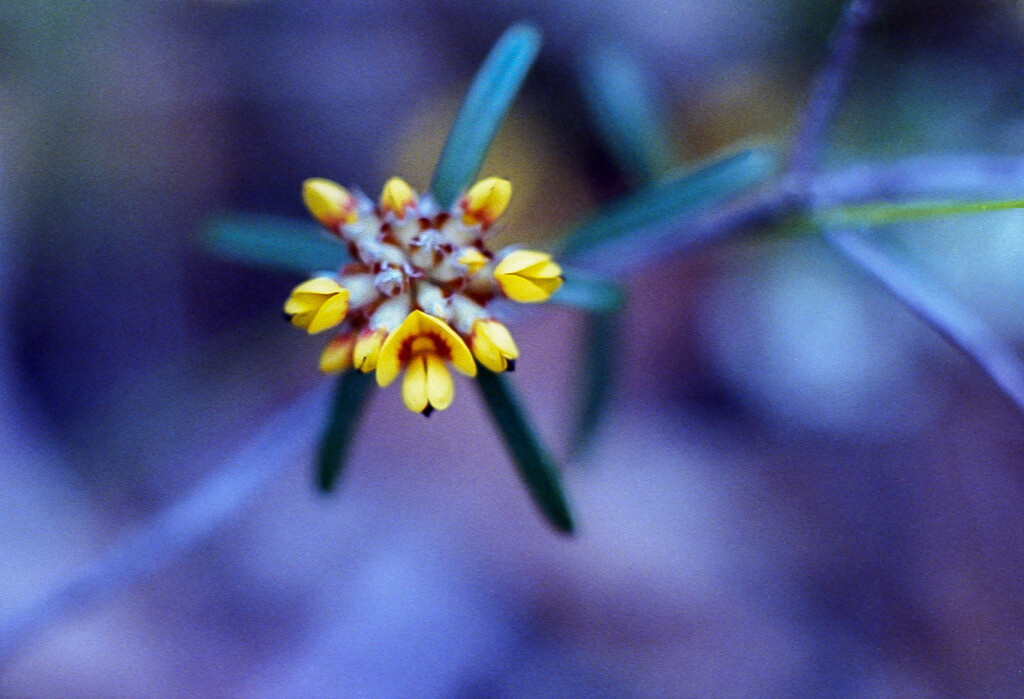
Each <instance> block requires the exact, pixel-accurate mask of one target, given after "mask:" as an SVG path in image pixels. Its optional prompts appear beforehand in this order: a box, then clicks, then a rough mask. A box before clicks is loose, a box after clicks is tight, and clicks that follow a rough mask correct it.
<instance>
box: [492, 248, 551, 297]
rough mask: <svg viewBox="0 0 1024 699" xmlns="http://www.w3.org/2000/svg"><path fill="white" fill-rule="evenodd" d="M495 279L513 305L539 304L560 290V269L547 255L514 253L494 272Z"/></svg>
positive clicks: (528, 252) (524, 251) (528, 251)
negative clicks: (518, 303)
mask: <svg viewBox="0 0 1024 699" xmlns="http://www.w3.org/2000/svg"><path fill="white" fill-rule="evenodd" d="M494 278H495V280H497V282H498V286H500V287H501V290H502V292H504V294H505V295H506V296H508V297H509V298H510V299H512V300H513V301H519V302H520V303H540V302H541V301H547V300H548V299H549V298H550V297H551V294H553V293H555V292H556V291H557V290H558V288H559V287H560V286H562V268H561V267H559V266H558V264H557V263H556V262H553V261H552V260H551V255H548V254H547V253H543V252H535V251H533V250H516V251H515V252H511V253H509V254H508V255H506V256H505V259H503V260H502V261H501V262H499V263H498V266H497V267H495V268H494Z"/></svg>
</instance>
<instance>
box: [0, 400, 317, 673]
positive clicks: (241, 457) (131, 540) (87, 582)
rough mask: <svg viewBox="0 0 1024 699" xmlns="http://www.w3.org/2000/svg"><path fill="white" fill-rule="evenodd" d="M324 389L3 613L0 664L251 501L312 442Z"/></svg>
mask: <svg viewBox="0 0 1024 699" xmlns="http://www.w3.org/2000/svg"><path fill="white" fill-rule="evenodd" d="M325 388H326V385H325V386H323V387H321V388H319V389H317V390H315V391H312V392H310V393H307V394H306V395H304V396H303V397H302V398H300V399H298V400H297V401H296V402H295V403H294V404H292V405H291V406H289V407H288V408H286V409H285V410H283V411H281V412H280V413H278V414H277V415H276V416H275V417H274V418H272V419H271V420H270V421H269V422H268V423H267V424H266V425H264V427H263V429H261V430H259V431H258V432H257V433H256V434H257V436H256V437H255V438H254V439H253V440H252V441H251V442H249V443H248V444H247V445H245V446H244V447H243V448H241V449H240V450H238V451H237V452H236V453H235V454H234V455H233V456H231V457H229V458H228V459H227V460H226V461H224V462H223V463H222V464H221V465H220V466H219V467H217V468H215V469H213V470H212V472H211V473H210V475H209V476H208V477H207V478H206V479H205V480H203V481H202V482H201V483H200V484H199V485H198V486H196V487H195V489H194V490H193V491H192V492H191V493H189V494H188V495H186V496H185V497H184V498H183V499H182V500H180V501H179V502H177V503H175V504H173V505H171V506H170V507H168V508H167V509H166V510H164V511H163V512H161V513H159V514H158V515H156V516H155V517H154V518H153V519H152V520H151V521H149V522H147V523H145V524H143V525H142V526H141V527H140V528H139V529H138V530H137V531H136V532H135V533H134V534H131V535H130V536H128V537H127V538H125V539H124V540H123V541H121V542H119V543H118V544H115V545H114V546H113V547H112V548H111V549H110V550H109V551H108V552H107V553H106V554H104V555H103V556H102V557H100V558H99V559H97V560H96V561H94V562H92V563H91V564H89V565H88V566H86V567H85V568H83V569H82V570H80V571H79V572H78V573H77V574H76V575H75V576H74V577H72V578H71V580H69V581H68V582H66V583H64V584H63V585H61V586H60V587H58V588H56V589H55V590H52V591H50V592H48V593H47V594H45V595H44V596H43V597H41V598H39V599H37V600H36V601H34V602H31V603H30V604H29V605H28V606H27V607H25V608H23V609H21V610H20V611H17V612H15V613H13V614H9V615H7V616H5V617H4V618H3V619H0V668H2V667H3V666H4V665H5V664H6V663H7V662H9V661H10V660H11V659H12V658H13V657H14V656H15V655H16V654H17V653H18V651H19V650H20V649H22V648H23V647H24V646H25V644H26V643H27V642H28V641H29V640H30V639H31V638H33V637H34V636H36V635H37V634H39V633H41V632H43V631H44V630H45V629H47V628H48V627H50V626H53V625H55V624H57V623H59V622H60V621H62V620H64V619H66V618H67V617H69V616H71V615H72V614H74V613H76V612H78V611H80V610H82V609H84V608H86V607H88V606H89V605H91V604H94V603H96V602H98V601H100V600H102V599H104V598H106V597H109V596H110V595H112V594H113V593H114V592H116V591H117V590H119V589H121V588H123V587H125V586H126V585H128V584H129V583H131V582H132V581H134V580H136V579H137V578H140V577H142V576H145V575H147V574H150V573H152V572H153V571H154V570H156V569H158V568H159V567H160V566H161V565H164V564H166V563H168V562H169V561H170V560H171V559H173V558H174V557H175V556H176V555H177V554H179V553H181V552H183V551H185V550H186V549H188V548H189V547H191V546H193V545H195V544H196V543H198V542H199V541H201V540H203V539H204V538H206V537H207V536H208V535H209V534H210V533H211V532H212V531H213V530H214V529H216V528H217V527H218V526H219V525H220V524H222V523H223V522H224V521H225V520H227V519H228V518H229V517H231V516H232V515H234V514H236V513H237V512H238V511H239V510H240V509H241V508H242V507H244V506H245V505H246V504H248V503H251V502H252V497H253V495H254V494H255V493H256V492H257V491H258V490H259V489H260V488H261V487H263V486H264V485H266V484H267V483H268V482H269V481H270V480H272V479H273V478H274V477H275V476H276V475H277V474H278V473H279V472H280V471H281V470H282V469H283V468H284V467H285V466H287V465H288V464H290V463H294V460H295V457H297V456H298V454H299V453H300V452H301V451H302V450H303V449H307V448H309V446H310V444H311V441H312V437H313V435H312V433H310V434H302V427H301V426H302V425H319V423H320V420H321V416H322V415H323V411H324V408H325V404H326V391H325Z"/></svg>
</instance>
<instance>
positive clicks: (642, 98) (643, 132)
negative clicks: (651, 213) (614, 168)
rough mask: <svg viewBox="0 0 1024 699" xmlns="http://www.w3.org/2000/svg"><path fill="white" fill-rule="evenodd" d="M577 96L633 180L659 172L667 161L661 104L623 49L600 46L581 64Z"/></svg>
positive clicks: (669, 157) (670, 158) (668, 147)
mask: <svg viewBox="0 0 1024 699" xmlns="http://www.w3.org/2000/svg"><path fill="white" fill-rule="evenodd" d="M582 78H583V79H582V87H583V96H584V98H585V99H586V100H587V103H588V105H589V107H590V114H591V117H592V118H593V120H594V123H595V124H596V126H597V129H598V131H599V133H600V134H601V137H602V140H603V141H604V143H605V145H606V146H607V147H608V148H609V150H610V151H611V152H612V155H614V156H615V158H616V159H617V160H618V162H619V164H620V165H621V166H622V167H623V169H624V170H625V171H626V172H627V173H629V174H630V175H631V176H632V177H633V179H634V181H636V182H644V181H647V180H653V179H656V178H657V177H659V176H660V175H661V174H662V173H663V172H665V171H666V170H668V168H669V167H670V166H671V164H672V161H673V159H674V158H673V151H674V148H673V147H672V142H671V141H670V140H669V137H668V129H667V127H666V126H665V120H664V117H663V114H662V112H663V110H662V109H661V106H660V105H659V104H658V103H657V100H656V99H655V97H654V91H653V89H652V87H651V85H650V83H649V81H648V80H647V79H646V78H645V76H644V72H643V71H642V70H641V68H640V66H639V65H637V62H636V60H635V58H634V57H633V56H632V55H631V54H629V53H627V52H626V51H623V50H619V49H615V48H612V47H603V48H601V49H599V50H597V51H595V52H593V53H591V54H590V55H589V56H588V57H587V58H586V60H585V61H584V64H583V76H582Z"/></svg>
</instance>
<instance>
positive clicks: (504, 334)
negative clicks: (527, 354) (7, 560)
mask: <svg viewBox="0 0 1024 699" xmlns="http://www.w3.org/2000/svg"><path fill="white" fill-rule="evenodd" d="M469 346H470V348H471V349H472V350H473V356H474V357H476V360H477V361H478V362H480V363H481V364H483V365H484V366H485V367H487V368H488V369H490V370H491V371H494V372H498V371H505V370H506V369H508V370H509V371H512V370H513V369H515V360H516V358H518V357H519V348H518V347H516V343H515V340H513V339H512V335H511V334H510V333H509V331H508V328H506V327H505V326H504V325H502V324H501V323H499V322H498V321H496V320H494V319H493V318H480V319H479V320H476V321H474V322H473V332H472V334H470V336H469Z"/></svg>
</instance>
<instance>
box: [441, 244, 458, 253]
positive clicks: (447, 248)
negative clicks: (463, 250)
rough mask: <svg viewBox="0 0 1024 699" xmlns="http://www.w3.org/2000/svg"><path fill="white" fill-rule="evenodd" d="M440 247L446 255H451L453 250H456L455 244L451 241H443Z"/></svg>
mask: <svg viewBox="0 0 1024 699" xmlns="http://www.w3.org/2000/svg"><path fill="white" fill-rule="evenodd" d="M439 249H440V250H441V252H443V253H444V254H445V255H451V254H452V253H453V252H455V246H454V245H452V244H451V243H441V246H440V248H439Z"/></svg>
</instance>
